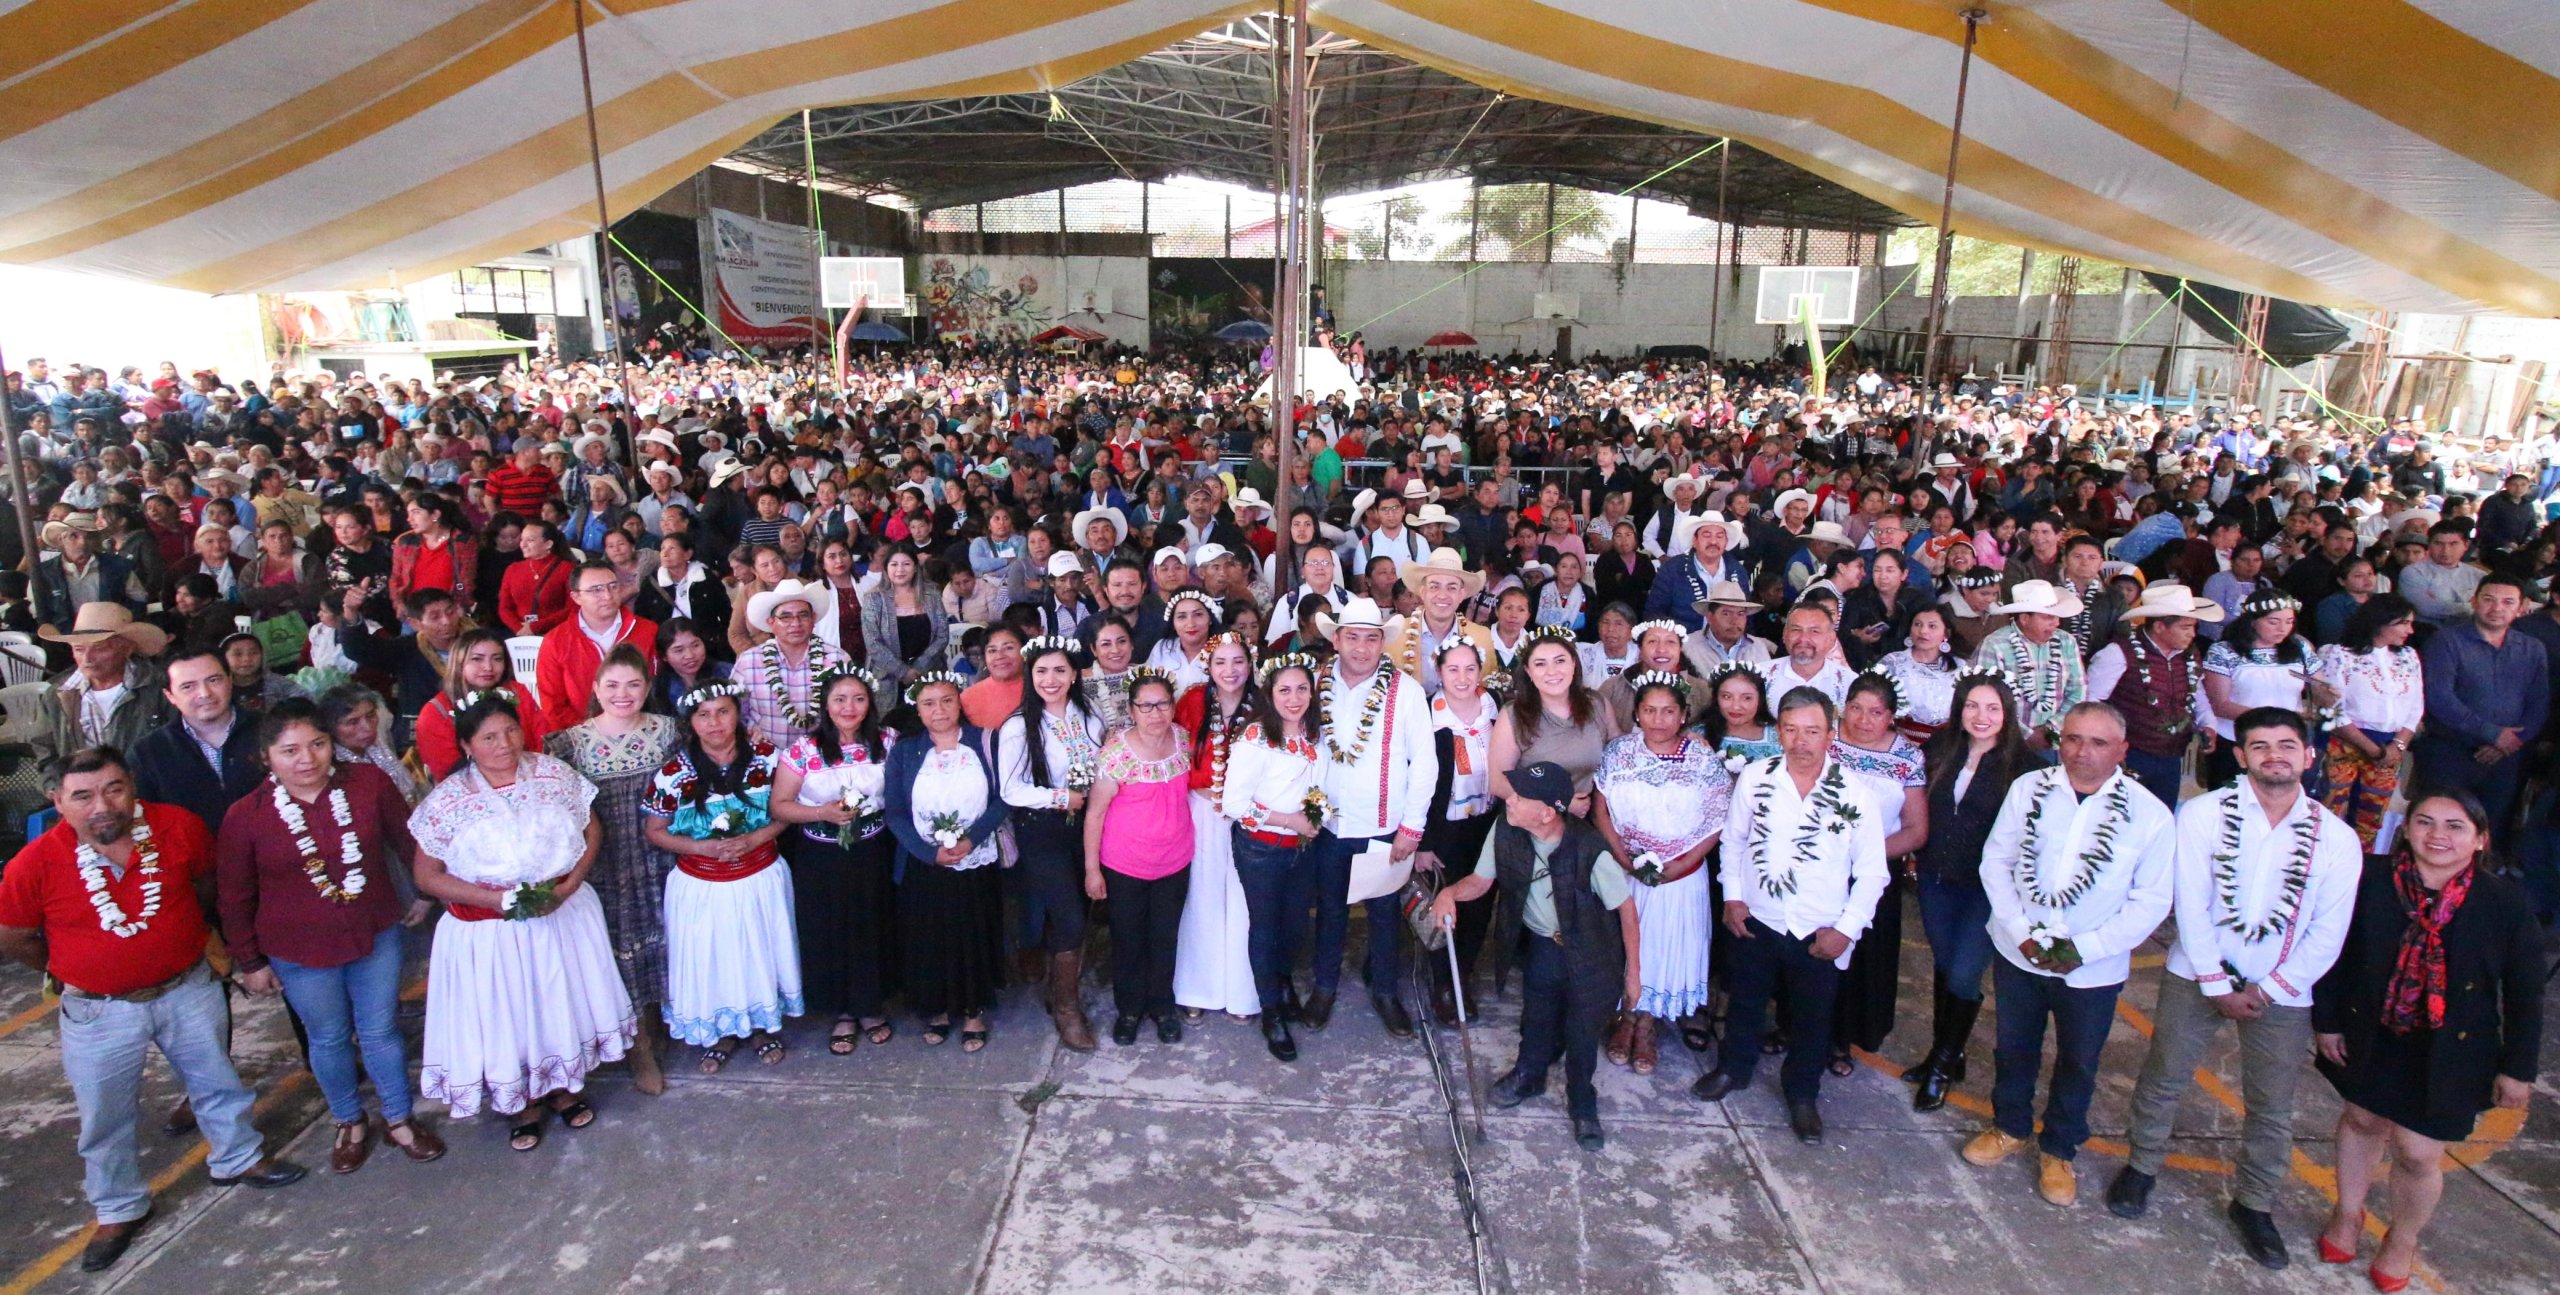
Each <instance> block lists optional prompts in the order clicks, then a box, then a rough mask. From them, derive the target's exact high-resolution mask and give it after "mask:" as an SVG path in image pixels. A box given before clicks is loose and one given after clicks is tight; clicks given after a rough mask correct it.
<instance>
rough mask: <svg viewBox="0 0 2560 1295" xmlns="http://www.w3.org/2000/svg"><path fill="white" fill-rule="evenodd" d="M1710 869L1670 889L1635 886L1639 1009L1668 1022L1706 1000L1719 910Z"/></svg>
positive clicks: (1676, 882)
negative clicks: (1709, 957) (1710, 888)
mask: <svg viewBox="0 0 2560 1295" xmlns="http://www.w3.org/2000/svg"><path fill="white" fill-rule="evenodd" d="M1714 866H1715V860H1714V859H1713V858H1709V859H1708V860H1707V864H1706V867H1702V868H1700V869H1698V870H1697V871H1696V872H1693V873H1690V874H1689V875H1688V876H1686V877H1682V878H1681V879H1680V880H1678V881H1675V882H1671V883H1669V884H1667V885H1661V886H1648V885H1646V884H1644V883H1643V882H1641V881H1637V882H1632V883H1631V884H1632V886H1633V889H1634V891H1635V896H1634V903H1635V906H1636V964H1637V965H1636V970H1637V974H1638V975H1639V976H1640V977H1641V979H1642V981H1643V990H1644V996H1643V997H1642V998H1639V999H1637V1000H1636V1002H1635V1010H1636V1011H1639V1012H1643V1013H1646V1014H1647V1015H1650V1016H1658V1017H1661V1018H1662V1019H1664V1020H1666V1021H1667V1020H1673V1019H1676V1018H1678V1017H1682V1016H1686V1015H1688V1014H1689V1013H1691V1012H1693V1011H1696V1010H1697V1009H1698V1008H1699V1007H1701V1006H1704V1005H1705V1004H1706V1001H1707V946H1708V944H1709V943H1710V942H1711V941H1712V940H1713V939H1714V938H1715V931H1716V915H1715V907H1714V905H1713V904H1711V903H1710V902H1709V901H1710V900H1711V899H1712V898H1713V896H1712V895H1711V894H1710V893H1709V892H1708V890H1707V869H1708V868H1712V867H1714Z"/></svg>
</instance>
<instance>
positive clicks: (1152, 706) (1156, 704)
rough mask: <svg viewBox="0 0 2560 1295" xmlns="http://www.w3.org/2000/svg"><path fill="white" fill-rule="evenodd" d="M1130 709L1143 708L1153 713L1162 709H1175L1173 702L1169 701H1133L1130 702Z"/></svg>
mask: <svg viewBox="0 0 2560 1295" xmlns="http://www.w3.org/2000/svg"><path fill="white" fill-rule="evenodd" d="M1129 709H1131V710H1142V711H1145V712H1147V713H1148V714H1150V715H1152V714H1154V713H1156V712H1157V711H1160V710H1171V709H1173V703H1172V702H1169V701H1133V702H1131V703H1129Z"/></svg>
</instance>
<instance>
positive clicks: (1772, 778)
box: [1751, 755, 1858, 899]
mask: <svg viewBox="0 0 2560 1295" xmlns="http://www.w3.org/2000/svg"><path fill="white" fill-rule="evenodd" d="M1785 763H1786V757H1785V756H1783V755H1773V756H1770V757H1769V759H1768V761H1767V762H1766V763H1765V764H1763V765H1762V766H1761V772H1762V773H1764V774H1765V775H1767V776H1766V777H1764V778H1762V779H1761V780H1760V785H1759V786H1758V787H1756V788H1754V789H1753V790H1752V800H1751V864H1752V869H1751V870H1752V871H1753V872H1755V873H1757V874H1759V880H1760V889H1761V891H1762V892H1763V893H1765V894H1767V895H1768V896H1769V897H1770V898H1772V899H1785V898H1787V897H1788V896H1790V895H1793V894H1795V893H1796V891H1797V890H1799V889H1801V884H1800V883H1799V882H1798V881H1797V880H1796V861H1797V860H1800V859H1803V858H1805V857H1807V856H1809V855H1812V854H1814V853H1815V852H1816V851H1817V849H1818V848H1819V846H1820V843H1821V840H1822V835H1823V833H1825V832H1829V833H1830V834H1832V835H1834V836H1838V835H1840V834H1842V833H1845V832H1847V831H1848V830H1849V825H1850V824H1852V823H1855V822H1857V821H1858V807H1857V806H1855V805H1853V804H1850V803H1849V800H1848V790H1849V780H1848V775H1847V774H1846V773H1845V772H1844V771H1843V770H1842V769H1841V767H1840V762H1839V761H1837V760H1832V761H1827V762H1826V767H1825V768H1824V770H1823V772H1822V778H1821V780H1820V781H1818V782H1816V783H1814V785H1813V798H1812V799H1811V800H1810V801H1809V802H1808V803H1807V804H1806V806H1805V811H1804V820H1803V822H1802V823H1801V824H1800V825H1799V826H1798V827H1797V829H1796V839H1795V849H1794V851H1793V857H1791V858H1790V859H1789V860H1788V861H1787V866H1786V868H1785V870H1784V871H1773V870H1772V869H1771V868H1770V866H1769V800H1770V798H1771V797H1772V796H1774V795H1776V794H1777V789H1778V781H1777V780H1778V778H1779V777H1780V776H1782V775H1783V774H1784V773H1785V769H1784V768H1783V766H1784V765H1785ZM1826 811H1828V812H1829V814H1830V816H1831V817H1830V819H1829V820H1828V821H1825V820H1824V818H1823V815H1824V813H1825V812H1826Z"/></svg>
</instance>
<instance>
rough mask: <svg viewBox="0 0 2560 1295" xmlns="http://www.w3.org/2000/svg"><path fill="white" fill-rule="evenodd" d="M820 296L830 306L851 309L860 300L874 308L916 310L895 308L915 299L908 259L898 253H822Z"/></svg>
mask: <svg viewBox="0 0 2560 1295" xmlns="http://www.w3.org/2000/svg"><path fill="white" fill-rule="evenodd" d="M818 297H819V301H820V303H821V304H823V305H824V306H825V307H826V308H827V309H829V310H851V309H853V305H854V303H855V302H857V301H860V302H862V303H863V304H864V305H865V306H866V307H868V308H870V309H874V310H883V311H892V312H893V313H898V314H909V315H911V314H914V313H915V311H914V310H913V309H912V308H909V309H905V310H895V309H894V308H895V307H897V306H900V305H903V304H905V303H909V302H912V301H914V300H915V298H914V297H913V296H911V295H909V294H908V292H907V263H906V261H905V260H903V259H902V258H899V257H895V256H827V257H820V258H819V259H818Z"/></svg>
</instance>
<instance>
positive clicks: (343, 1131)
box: [329, 1116, 373, 1174]
mask: <svg viewBox="0 0 2560 1295" xmlns="http://www.w3.org/2000/svg"><path fill="white" fill-rule="evenodd" d="M372 1154H373V1121H372V1120H371V1119H369V1118H366V1117H364V1116H357V1117H356V1118H355V1119H353V1120H349V1121H348V1122H346V1123H344V1124H341V1125H339V1126H338V1136H337V1139H336V1141H334V1142H331V1143H330V1144H329V1172H331V1173H333V1174H351V1173H354V1172H355V1171H357V1170H359V1169H362V1168H364V1162H365V1160H366V1159H367V1158H368V1157H370V1156H371V1155H372Z"/></svg>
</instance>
